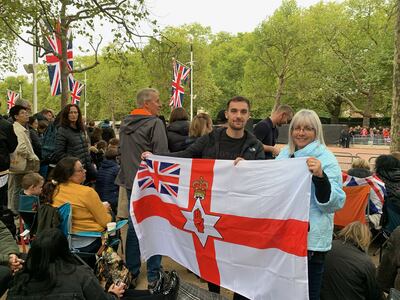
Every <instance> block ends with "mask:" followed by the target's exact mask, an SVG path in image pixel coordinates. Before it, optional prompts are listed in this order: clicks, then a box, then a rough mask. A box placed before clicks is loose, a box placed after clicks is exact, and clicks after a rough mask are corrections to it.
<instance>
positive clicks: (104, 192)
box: [95, 147, 119, 214]
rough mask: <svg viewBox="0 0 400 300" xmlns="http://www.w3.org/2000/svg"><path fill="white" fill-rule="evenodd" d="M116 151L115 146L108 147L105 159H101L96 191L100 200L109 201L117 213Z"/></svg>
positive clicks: (117, 170)
mask: <svg viewBox="0 0 400 300" xmlns="http://www.w3.org/2000/svg"><path fill="white" fill-rule="evenodd" d="M117 155H118V152H117V150H116V149H115V148H113V147H111V148H108V149H107V151H106V153H105V160H103V161H102V163H101V165H100V168H99V169H98V172H97V178H96V187H95V188H96V191H97V193H98V194H99V196H100V199H101V200H102V201H107V202H108V203H110V205H111V208H112V211H113V212H114V213H115V214H116V213H117V206H118V193H119V186H118V185H116V184H115V183H114V181H115V178H116V177H117V175H118V172H119V165H118V162H117V160H116V159H117Z"/></svg>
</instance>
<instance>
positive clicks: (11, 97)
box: [7, 90, 19, 112]
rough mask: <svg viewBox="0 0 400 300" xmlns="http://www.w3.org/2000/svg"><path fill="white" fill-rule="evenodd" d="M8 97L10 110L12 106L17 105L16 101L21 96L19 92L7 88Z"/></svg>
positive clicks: (8, 109)
mask: <svg viewBox="0 0 400 300" xmlns="http://www.w3.org/2000/svg"><path fill="white" fill-rule="evenodd" d="M7 98H8V100H7V111H8V112H9V111H10V109H11V107H13V106H14V105H15V101H17V99H18V98H19V94H18V93H16V92H14V91H11V90H7Z"/></svg>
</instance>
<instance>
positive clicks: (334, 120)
mask: <svg viewBox="0 0 400 300" xmlns="http://www.w3.org/2000/svg"><path fill="white" fill-rule="evenodd" d="M330 99H331V101H329V102H328V103H326V108H327V110H328V112H329V113H330V115H331V124H339V116H340V111H341V108H342V103H343V99H342V97H340V96H339V95H336V96H334V97H333V98H330Z"/></svg>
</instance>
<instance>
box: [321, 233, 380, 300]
mask: <svg viewBox="0 0 400 300" xmlns="http://www.w3.org/2000/svg"><path fill="white" fill-rule="evenodd" d="M375 272H376V270H375V265H374V263H373V262H372V260H371V258H370V257H369V256H368V254H366V253H365V252H363V251H362V250H361V249H359V248H357V247H356V246H355V245H353V244H351V243H348V242H343V241H342V240H334V241H333V243H332V249H331V251H329V252H328V253H327V255H326V258H325V269H324V274H323V280H322V288H321V300H344V299H349V300H350V299H351V300H380V299H381V296H382V293H381V291H380V289H379V287H378V284H377V281H376V279H375Z"/></svg>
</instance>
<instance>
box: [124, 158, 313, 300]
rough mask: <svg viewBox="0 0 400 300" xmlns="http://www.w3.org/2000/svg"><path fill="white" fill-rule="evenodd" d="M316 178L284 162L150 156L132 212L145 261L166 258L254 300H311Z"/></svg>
mask: <svg viewBox="0 0 400 300" xmlns="http://www.w3.org/2000/svg"><path fill="white" fill-rule="evenodd" d="M310 191H311V174H310V172H309V171H308V169H307V166H306V158H294V159H288V160H284V161H240V162H239V164H238V165H237V166H234V165H233V161H229V160H209V159H183V158H171V157H163V156H154V155H153V156H150V157H149V158H148V159H146V161H143V162H142V163H141V165H140V168H139V171H138V172H137V175H136V178H135V182H134V185H133V189H132V197H131V202H130V213H131V217H132V221H133V224H134V226H135V231H136V233H137V236H138V238H139V244H140V250H141V253H142V256H143V258H144V259H147V258H149V257H150V256H152V255H155V254H161V255H166V256H169V257H171V258H172V259H174V260H175V261H176V262H178V263H179V264H181V265H183V266H185V267H186V268H188V269H190V270H191V271H193V272H194V273H196V274H198V275H199V276H201V277H202V278H204V279H205V280H207V281H210V282H213V283H215V284H218V285H221V286H223V287H225V288H228V289H230V290H232V291H235V292H237V293H239V294H241V295H243V296H245V297H247V298H250V299H257V300H258V299H264V300H265V299H299V300H302V299H308V281H307V233H308V213H309V203H310Z"/></svg>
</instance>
